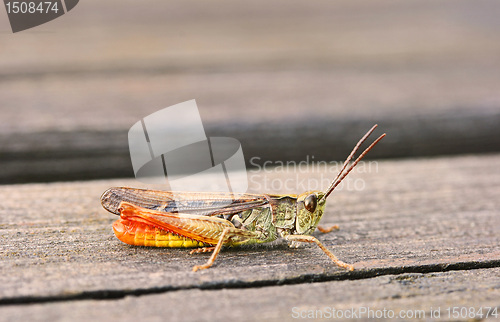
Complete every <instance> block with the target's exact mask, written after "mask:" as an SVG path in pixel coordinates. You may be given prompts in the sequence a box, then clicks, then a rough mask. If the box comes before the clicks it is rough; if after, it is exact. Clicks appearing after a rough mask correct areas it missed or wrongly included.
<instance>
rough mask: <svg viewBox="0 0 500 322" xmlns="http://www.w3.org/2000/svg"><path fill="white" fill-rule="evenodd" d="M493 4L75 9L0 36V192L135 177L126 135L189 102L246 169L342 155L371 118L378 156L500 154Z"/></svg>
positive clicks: (498, 51)
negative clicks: (382, 137) (379, 130)
mask: <svg viewBox="0 0 500 322" xmlns="http://www.w3.org/2000/svg"><path fill="white" fill-rule="evenodd" d="M499 6H500V4H499V3H498V2H497V1H491V0H480V1H476V2H474V3H472V2H470V1H440V2H439V4H437V3H436V2H435V1H421V0H411V1H405V2H401V3H399V2H393V1H385V0H383V1H370V2H369V3H367V2H366V1H360V0H358V1H346V0H343V1H335V2H331V1H314V2H303V1H285V0H280V1H277V2H273V5H269V4H268V3H267V2H265V1H257V2H251V3H239V4H234V3H232V2H231V1H227V0H224V1H221V2H219V3H218V5H217V6H207V5H206V3H205V2H203V1H191V2H190V3H189V5H187V4H184V3H178V2H174V3H171V2H167V1H154V2H151V3H150V5H149V6H143V8H141V14H137V10H138V9H137V7H136V5H133V4H130V3H124V2H123V1H119V0H113V1H106V2H103V1H93V2H87V3H85V4H83V3H81V4H79V5H78V6H77V7H76V8H75V9H74V10H73V11H72V12H71V13H70V14H69V15H66V16H65V17H63V18H61V19H57V20H55V21H53V22H51V23H49V24H46V25H43V26H40V27H38V28H37V29H33V30H32V31H26V32H23V33H20V34H16V35H8V36H7V35H5V37H1V38H0V47H1V48H2V50H1V51H0V82H1V86H0V99H1V101H2V104H1V106H0V118H1V119H2V121H3V122H2V126H1V127H0V182H2V183H12V182H32V181H49V180H51V181H55V180H74V179H88V178H95V179H97V178H105V177H118V176H123V177H124V176H131V167H130V162H129V155H128V152H127V151H128V150H127V130H128V128H129V127H130V126H131V125H132V124H134V123H135V122H137V121H138V120H139V119H141V118H142V117H144V116H146V115H148V114H150V113H152V112H154V111H157V110H159V109H160V108H163V107H166V106H169V105H173V104H176V103H179V102H182V101H186V100H188V99H193V98H195V99H197V100H198V103H199V106H200V113H201V114H202V117H203V121H204V123H205V126H206V132H207V134H208V135H210V136H218V135H221V136H231V137H235V138H238V139H239V140H240V141H241V142H242V143H243V148H244V151H245V154H246V155H247V157H248V158H250V157H252V156H259V157H260V158H261V159H262V160H278V159H280V160H285V159H287V160H301V159H302V157H303V155H304V153H307V154H310V155H315V156H316V158H317V160H319V159H325V160H331V159H332V158H333V159H338V158H341V157H343V156H344V155H345V154H346V153H348V150H349V149H350V148H351V145H352V144H353V143H352V142H355V141H356V139H357V138H358V137H359V135H360V133H363V132H364V131H366V129H367V128H369V127H370V126H371V125H372V124H373V123H375V122H378V123H380V125H381V127H383V128H384V129H386V130H387V131H389V132H390V133H391V134H392V135H391V136H390V138H389V137H388V138H387V140H386V141H385V144H384V145H382V146H380V147H379V148H378V149H376V150H375V151H373V154H372V156H373V157H382V156H384V157H402V156H422V155H442V154H456V153H475V152H490V151H498V146H500V142H499V140H500V139H499V138H500V133H499V131H500V129H499V128H498V126H497V124H499V122H500V109H499V104H498V102H499V101H500V99H499V92H498V88H499V84H500V73H498V70H499V68H498V67H499V59H498V57H500V41H499V40H500V34H499V33H498V30H499V28H498V19H497V15H495V14H494V13H495V12H498V10H499ZM117 17H120V18H117ZM394 17H397V18H396V19H395V18H394ZM436 17H438V18H436ZM89 21H91V22H92V23H91V24H92V26H89ZM124 21H126V22H127V23H123V22H124ZM5 22H6V21H5ZM299 25H300V28H299V27H298V26H299ZM5 28H7V29H8V25H7V24H5ZM82 39H84V41H82ZM138 43H140V44H141V45H140V46H137V45H136V44H138ZM131 44H132V45H131Z"/></svg>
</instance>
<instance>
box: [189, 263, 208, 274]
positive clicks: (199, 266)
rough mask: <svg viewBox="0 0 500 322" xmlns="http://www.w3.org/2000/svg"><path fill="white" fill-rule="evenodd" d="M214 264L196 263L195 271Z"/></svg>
mask: <svg viewBox="0 0 500 322" xmlns="http://www.w3.org/2000/svg"><path fill="white" fill-rule="evenodd" d="M211 266H212V264H208V263H207V264H204V265H195V266H193V272H196V271H197V270H200V269H207V268H210V267H211Z"/></svg>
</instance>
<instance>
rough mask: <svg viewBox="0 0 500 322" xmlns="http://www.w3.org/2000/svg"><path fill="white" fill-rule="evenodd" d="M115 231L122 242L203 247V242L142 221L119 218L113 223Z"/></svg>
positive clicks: (175, 246) (140, 244)
mask: <svg viewBox="0 0 500 322" xmlns="http://www.w3.org/2000/svg"><path fill="white" fill-rule="evenodd" d="M113 231H114V232H115V235H116V237H117V238H118V239H119V240H121V241H122V242H124V243H126V244H129V245H134V246H154V247H172V248H177V247H183V248H191V247H203V246H209V245H208V244H205V243H203V242H200V241H197V240H193V239H190V238H187V237H183V236H179V235H176V234H173V233H171V232H168V231H166V230H163V229H160V228H157V227H155V226H152V225H148V224H146V223H142V222H136V221H130V220H126V219H122V218H120V219H118V220H117V221H115V222H114V223H113Z"/></svg>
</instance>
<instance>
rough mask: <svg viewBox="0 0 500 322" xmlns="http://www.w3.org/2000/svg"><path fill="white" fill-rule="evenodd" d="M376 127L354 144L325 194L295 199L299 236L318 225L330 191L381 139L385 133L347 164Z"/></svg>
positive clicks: (319, 193)
mask: <svg viewBox="0 0 500 322" xmlns="http://www.w3.org/2000/svg"><path fill="white" fill-rule="evenodd" d="M376 127H377V125H376V124H375V125H374V126H373V127H372V128H371V129H370V130H369V131H368V132H367V133H366V134H365V135H364V136H363V137H362V138H361V140H359V142H358V143H357V144H356V146H355V147H354V149H353V150H352V152H351V154H349V156H348V157H347V159H346V160H345V162H344V165H343V166H342V169H341V170H340V172H339V174H338V175H337V177H336V178H335V179H334V180H333V182H332V183H331V185H330V187H328V189H326V191H325V192H321V191H308V192H304V193H302V194H301V195H299V197H298V198H297V217H296V221H295V230H296V231H297V233H298V234H301V235H310V234H312V232H314V230H315V229H316V227H317V226H318V224H319V221H320V220H321V217H322V216H323V212H324V210H325V203H326V198H327V197H328V196H329V195H330V193H332V191H333V190H334V189H335V187H337V186H338V185H339V184H340V183H341V182H342V180H343V179H344V178H345V177H346V176H347V175H348V174H349V172H351V170H352V169H354V167H355V166H356V164H358V162H359V161H360V160H361V159H363V157H364V156H365V155H366V153H368V151H370V150H371V149H372V148H373V147H374V146H375V145H376V144H377V143H378V142H379V141H380V140H382V138H383V137H384V136H385V133H384V134H382V135H381V136H379V137H378V139H376V140H375V141H374V142H373V143H372V144H370V146H369V147H368V148H366V149H365V150H364V151H363V153H361V154H360V155H359V156H358V158H357V159H356V160H355V161H354V162H353V163H352V164H351V165H349V162H351V160H352V159H353V157H354V154H355V153H356V152H357V151H358V149H359V147H360V146H361V144H362V143H363V142H364V141H365V140H366V139H367V138H368V136H370V134H372V132H373V131H374V130H375V128H376Z"/></svg>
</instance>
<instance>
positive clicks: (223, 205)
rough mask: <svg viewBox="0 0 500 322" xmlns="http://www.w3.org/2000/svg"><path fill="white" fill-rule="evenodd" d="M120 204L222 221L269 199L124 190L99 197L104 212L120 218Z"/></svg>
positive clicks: (261, 204) (124, 188)
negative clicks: (220, 219)
mask: <svg viewBox="0 0 500 322" xmlns="http://www.w3.org/2000/svg"><path fill="white" fill-rule="evenodd" d="M121 202H126V203H130V204H133V205H136V206H138V207H141V208H146V209H150V210H155V211H160V212H168V213H183V214H194V215H200V216H221V217H222V216H224V215H231V214H235V213H239V212H242V211H245V210H248V209H253V208H256V207H263V206H266V205H268V204H269V198H268V197H266V196H265V195H259V194H247V193H234V194H231V193H224V192H173V191H161V190H147V189H135V188H128V187H117V188H110V189H108V190H106V191H105V192H104V193H103V194H102V196H101V204H102V206H103V207H104V209H106V210H107V211H109V212H111V213H114V214H116V215H120V211H119V207H120V203H121Z"/></svg>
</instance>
